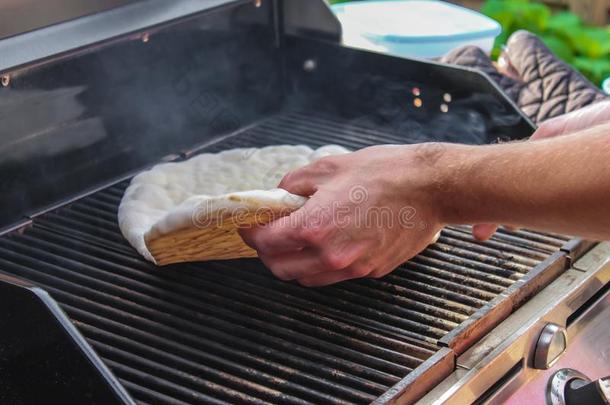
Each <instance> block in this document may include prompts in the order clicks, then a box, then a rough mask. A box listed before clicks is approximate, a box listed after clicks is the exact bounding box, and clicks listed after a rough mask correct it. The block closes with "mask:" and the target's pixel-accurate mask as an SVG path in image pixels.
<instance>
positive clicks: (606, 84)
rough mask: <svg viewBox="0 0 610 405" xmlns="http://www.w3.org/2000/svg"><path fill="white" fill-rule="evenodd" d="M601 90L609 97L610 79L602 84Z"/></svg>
mask: <svg viewBox="0 0 610 405" xmlns="http://www.w3.org/2000/svg"><path fill="white" fill-rule="evenodd" d="M602 90H604V92H606V94H607V95H609V96H610V77H609V78H607V79H606V80H604V82H603V83H602Z"/></svg>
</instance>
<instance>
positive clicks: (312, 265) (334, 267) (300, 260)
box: [259, 245, 362, 281]
mask: <svg viewBox="0 0 610 405" xmlns="http://www.w3.org/2000/svg"><path fill="white" fill-rule="evenodd" d="M361 252H362V249H360V248H358V247H357V246H353V245H349V246H346V247H345V248H344V249H340V250H338V251H336V250H334V249H317V248H304V249H302V250H300V251H297V252H291V253H285V254H281V255H265V254H259V258H260V259H261V260H262V261H263V263H265V265H266V266H267V268H269V270H271V272H272V273H273V274H274V275H275V276H276V277H277V278H279V279H280V280H284V281H290V280H300V279H303V278H308V277H313V276H316V275H321V274H325V273H336V272H339V271H342V270H344V269H347V268H348V267H350V266H351V265H352V264H353V263H354V262H355V261H356V260H357V259H358V258H359V257H360V255H361Z"/></svg>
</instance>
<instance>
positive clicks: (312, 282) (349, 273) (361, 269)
mask: <svg viewBox="0 0 610 405" xmlns="http://www.w3.org/2000/svg"><path fill="white" fill-rule="evenodd" d="M374 270H375V269H374V268H373V267H371V266H370V265H367V264H364V263H356V264H353V265H351V266H349V267H347V268H345V269H343V270H339V271H335V272H325V273H319V274H314V275H310V276H305V277H302V278H299V279H298V282H299V284H301V285H302V286H304V287H324V286H327V285H331V284H335V283H340V282H341V281H347V280H353V279H357V278H363V277H366V276H368V275H369V274H371V273H373V271H374Z"/></svg>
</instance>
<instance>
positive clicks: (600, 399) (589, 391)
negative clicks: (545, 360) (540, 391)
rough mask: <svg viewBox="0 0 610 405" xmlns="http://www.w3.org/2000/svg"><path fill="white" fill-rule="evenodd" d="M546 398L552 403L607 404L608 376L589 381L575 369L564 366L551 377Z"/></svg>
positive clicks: (608, 397) (609, 386) (609, 400)
mask: <svg viewBox="0 0 610 405" xmlns="http://www.w3.org/2000/svg"><path fill="white" fill-rule="evenodd" d="M547 400H548V403H549V404H552V405H578V404H587V405H608V404H610V376H608V377H605V378H600V379H599V380H595V381H591V380H589V378H587V376H585V375H584V374H582V373H579V372H578V371H576V370H572V369H569V368H564V369H562V370H559V371H557V372H556V373H555V374H554V375H553V377H551V379H550V381H549V385H548V389H547Z"/></svg>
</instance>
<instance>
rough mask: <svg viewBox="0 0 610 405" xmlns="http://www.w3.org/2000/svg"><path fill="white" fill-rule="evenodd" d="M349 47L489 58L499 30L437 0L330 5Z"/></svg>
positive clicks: (425, 55)
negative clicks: (470, 50) (469, 52)
mask: <svg viewBox="0 0 610 405" xmlns="http://www.w3.org/2000/svg"><path fill="white" fill-rule="evenodd" d="M332 9H333V12H334V13H335V14H336V15H337V17H338V18H339V21H341V25H342V27H343V42H344V44H345V45H347V46H353V47H358V48H364V49H369V50H374V51H378V52H386V53H390V54H393V55H397V56H407V57H418V58H437V57H440V56H443V55H445V54H446V53H447V52H449V51H451V50H452V49H455V48H457V47H460V46H464V45H476V46H478V47H480V48H481V49H483V50H484V51H485V52H487V53H490V52H491V50H492V48H493V44H494V40H495V38H496V37H497V36H498V35H499V34H500V33H501V32H502V27H501V26H500V24H498V23H497V22H496V21H495V20H492V19H491V18H488V17H486V16H484V15H482V14H480V13H477V12H475V11H472V10H469V9H467V8H464V7H460V6H456V5H453V4H450V3H446V2H443V1H435V0H378V1H354V2H349V3H340V4H336V5H334V6H332Z"/></svg>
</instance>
